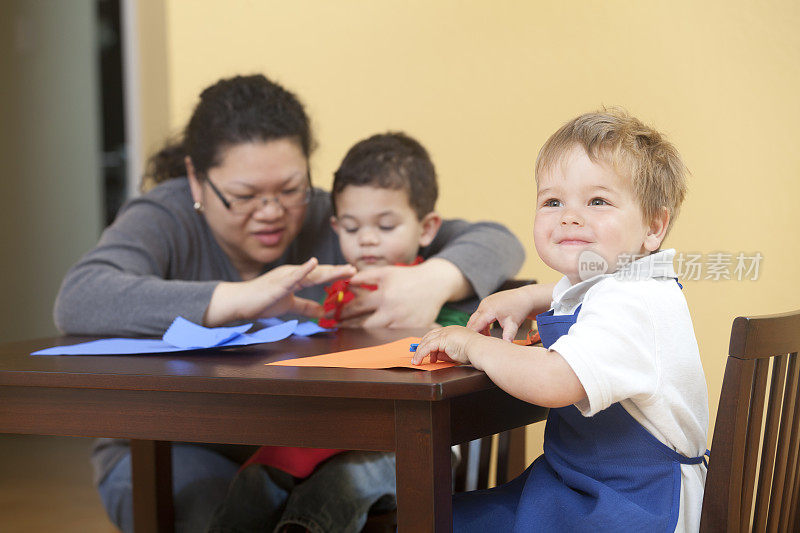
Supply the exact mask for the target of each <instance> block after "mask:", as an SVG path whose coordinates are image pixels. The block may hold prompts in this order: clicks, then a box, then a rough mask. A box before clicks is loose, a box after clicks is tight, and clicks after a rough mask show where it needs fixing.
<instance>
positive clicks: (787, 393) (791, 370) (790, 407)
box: [767, 356, 797, 533]
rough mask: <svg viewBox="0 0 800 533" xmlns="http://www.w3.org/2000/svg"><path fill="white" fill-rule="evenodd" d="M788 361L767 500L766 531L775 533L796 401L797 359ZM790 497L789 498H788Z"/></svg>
mask: <svg viewBox="0 0 800 533" xmlns="http://www.w3.org/2000/svg"><path fill="white" fill-rule="evenodd" d="M784 357H785V358H786V359H787V360H788V370H787V376H786V387H785V389H784V393H783V407H782V409H781V415H780V431H779V434H778V444H777V447H776V450H775V452H776V453H775V470H774V474H773V479H772V491H771V493H770V500H769V520H768V521H767V531H769V532H770V533H775V532H777V531H778V530H779V528H780V526H781V524H780V517H781V506H782V504H783V500H784V497H785V496H786V495H785V494H784V481H785V479H786V463H787V459H788V457H789V445H790V442H789V438H790V436H791V431H792V420H793V418H794V405H795V401H796V400H797V358H796V357H792V356H784ZM790 497H791V496H790Z"/></svg>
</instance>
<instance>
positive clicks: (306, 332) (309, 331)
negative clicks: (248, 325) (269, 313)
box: [258, 318, 336, 337]
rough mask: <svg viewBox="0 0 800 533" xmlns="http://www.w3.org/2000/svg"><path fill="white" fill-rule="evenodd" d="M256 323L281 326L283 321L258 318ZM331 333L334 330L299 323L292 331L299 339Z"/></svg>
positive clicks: (314, 323) (307, 323)
mask: <svg viewBox="0 0 800 533" xmlns="http://www.w3.org/2000/svg"><path fill="white" fill-rule="evenodd" d="M258 323H259V324H261V325H264V326H274V325H277V324H282V323H283V321H282V320H281V319H280V318H259V319H258ZM331 331H336V328H323V327H321V326H320V325H319V324H317V323H316V322H311V321H307V322H300V323H298V324H297V328H296V329H295V330H294V335H298V336H300V337H309V336H311V335H316V334H317V333H329V332H331Z"/></svg>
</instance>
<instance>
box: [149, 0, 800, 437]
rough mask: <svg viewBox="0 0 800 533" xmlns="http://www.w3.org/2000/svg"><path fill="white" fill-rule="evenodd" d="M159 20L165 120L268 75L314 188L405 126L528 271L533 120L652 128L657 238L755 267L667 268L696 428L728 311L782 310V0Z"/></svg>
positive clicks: (793, 158)
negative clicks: (602, 117) (745, 259)
mask: <svg viewBox="0 0 800 533" xmlns="http://www.w3.org/2000/svg"><path fill="white" fill-rule="evenodd" d="M165 16H166V26H165V27H166V42H167V49H166V64H167V71H168V80H169V83H168V87H169V90H168V104H169V105H168V107H169V127H170V128H171V129H172V131H177V130H179V129H180V127H181V126H182V125H183V124H184V122H185V120H186V119H187V117H188V114H189V113H190V111H191V108H192V106H193V105H194V103H195V101H196V96H197V94H198V92H199V91H200V90H201V89H202V88H203V87H205V86H206V85H208V84H210V83H212V82H214V81H215V80H217V79H218V78H220V77H223V76H229V75H232V74H236V73H251V72H264V73H267V74H268V75H269V76H271V77H273V78H275V79H276V80H278V81H280V82H281V83H283V84H284V85H286V86H287V87H288V88H290V89H292V90H294V91H295V92H297V94H299V95H300V96H301V98H302V99H303V100H304V101H305V103H306V105H307V108H308V110H309V112H310V114H311V116H312V119H313V122H314V127H315V129H316V136H317V139H318V140H319V150H318V152H317V153H316V155H315V157H314V161H313V173H314V179H315V181H316V182H317V183H318V184H321V185H323V186H328V185H329V184H330V181H331V174H332V171H333V170H334V169H335V168H336V166H337V164H338V162H339V161H340V159H341V157H342V156H343V154H344V152H345V151H346V149H347V148H348V147H349V146H350V145H351V144H352V143H353V142H354V141H356V140H358V139H360V138H363V137H365V136H366V135H369V134H372V133H375V132H378V131H383V130H387V129H390V128H391V129H402V130H405V131H407V132H408V133H410V134H412V135H414V136H417V137H418V138H419V139H420V140H421V141H422V142H423V143H424V144H425V145H426V146H427V147H428V148H429V149H430V151H431V153H432V155H433V157H434V160H435V163H436V165H437V168H438V171H439V175H440V181H441V189H442V195H441V200H440V202H439V208H440V211H441V212H442V213H443V214H444V215H445V216H447V217H465V218H469V219H479V218H488V219H496V220H501V221H503V222H505V223H506V224H507V225H508V226H509V227H510V228H511V229H512V230H513V231H514V232H515V233H516V234H517V235H518V236H519V237H520V238H521V239H522V240H523V241H524V242H525V243H526V246H527V250H528V260H527V262H526V263H525V266H524V268H523V270H522V273H521V275H523V276H526V277H534V278H537V279H539V280H554V279H556V277H557V276H556V274H555V273H554V272H552V271H549V270H548V269H547V268H546V267H545V266H544V265H543V264H542V263H540V262H539V261H538V259H537V258H536V254H535V251H534V249H533V245H532V239H531V223H532V216H533V209H534V202H533V198H534V192H535V188H534V184H533V179H532V168H533V161H534V158H535V155H536V153H537V150H538V148H539V147H540V146H541V144H542V143H543V142H544V140H545V139H546V138H547V136H548V135H549V134H550V133H552V132H553V131H554V130H555V129H556V128H557V127H558V126H559V125H560V124H561V123H563V122H564V121H566V120H567V119H569V118H571V117H572V116H574V115H576V114H578V113H581V112H584V111H589V110H594V109H596V108H598V107H599V106H601V105H621V106H624V107H625V108H627V109H628V110H629V111H631V112H632V113H633V114H635V115H637V116H639V117H640V118H642V119H644V120H645V121H648V122H651V123H653V124H655V125H656V126H657V127H658V128H660V129H661V130H662V131H664V132H666V133H667V134H668V136H669V137H670V138H671V139H672V140H673V141H674V143H675V144H676V145H677V146H678V148H679V150H680V151H681V152H682V153H683V155H684V157H685V159H686V162H687V164H688V166H689V168H690V169H691V171H692V177H691V181H690V194H689V197H688V200H687V202H686V203H685V205H684V208H683V212H682V214H681V217H680V218H679V219H678V223H677V226H676V227H675V229H674V231H673V233H672V234H671V236H670V238H669V240H668V242H667V245H669V246H671V247H675V248H677V249H678V250H679V251H682V252H684V253H697V254H704V257H705V258H706V259H708V257H707V255H706V254H710V253H713V252H719V251H723V252H729V253H732V254H737V253H739V252H744V253H746V254H748V255H750V254H752V253H755V252H761V254H763V256H764V259H763V261H762V263H761V273H760V276H759V278H758V280H757V281H749V280H748V281H716V282H715V281H711V280H702V281H694V282H693V281H689V282H687V283H685V294H686V297H687V298H688V300H689V304H690V307H691V310H692V315H693V317H694V321H695V329H696V333H697V338H698V340H699V343H700V348H701V352H702V356H703V364H704V367H705V370H706V373H707V378H708V385H709V396H710V404H711V415H712V424H713V417H714V416H715V414H716V405H717V398H718V396H719V390H720V386H721V382H722V371H723V366H724V359H725V355H726V353H727V342H728V335H729V332H730V324H731V321H732V320H733V318H734V317H735V316H737V315H746V314H763V313H771V312H779V311H786V310H790V309H794V308H798V307H800V290H798V285H797V283H796V280H795V279H794V278H795V277H796V275H797V273H798V268H797V263H798V261H800V238H798V237H797V227H798V218H799V217H798V215H797V204H798V196H800V179H798V178H800V149H799V148H798V144H799V143H798V141H800V134H798V124H800V97H798V93H799V92H800V91H799V90H798V89H799V88H800V32H797V28H798V27H800V4H798V3H796V2H793V1H782V2H779V1H775V2H769V3H763V2H759V3H751V2H722V1H713V2H712V1H706V2H696V1H693V0H679V1H670V2H667V1H659V2H650V1H633V0H631V1H602V2H600V1H588V0H580V1H564V2H541V1H538V2H534V1H522V0H520V1H515V2H512V1H497V2H491V3H490V2H476V1H471V2H468V1H456V0H437V1H436V2H429V1H420V0H415V1H406V2H399V1H392V2H389V1H373V2H367V1H335V2H331V1H329V0H305V1H297V2H283V1H281V2H278V1H258V2H257V1H245V0H237V1H233V2H224V3H223V2H217V1H215V0H194V1H191V2H190V1H187V0H172V1H168V2H167V4H166V10H165ZM147 31H148V30H147V28H146V27H144V28H142V32H143V38H144V39H146V38H147ZM143 60H144V61H145V62H146V61H148V58H147V57H144V58H143ZM159 60H163V58H159ZM147 111H148V110H147V109H146V110H145V112H146V113H147ZM145 120H146V121H147V117H146V118H145ZM792 273H795V274H794V275H793V274H792ZM531 451H532V452H533V450H531Z"/></svg>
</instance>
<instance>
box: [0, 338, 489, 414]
mask: <svg viewBox="0 0 800 533" xmlns="http://www.w3.org/2000/svg"><path fill="white" fill-rule="evenodd" d="M424 333H425V330H424V329H373V330H359V329H341V330H339V331H336V332H333V333H325V334H320V335H315V336H313V337H307V338H306V337H296V336H292V337H290V338H288V339H285V340H282V341H278V342H274V343H268V344H260V345H253V346H244V347H235V348H225V349H219V348H217V349H209V350H197V351H192V352H178V353H170V354H163V355H114V356H97V355H88V356H76V355H59V356H32V355H30V353H31V352H34V351H36V350H40V349H43V348H47V347H50V346H57V345H67V344H75V343H78V342H85V341H88V340H93V339H96V338H98V337H69V336H65V337H49V338H41V339H33V340H27V341H18V342H12V343H3V344H0V386H23V387H60V388H61V387H66V388H90V389H98V388H100V389H119V390H163V391H179V392H204V393H235V394H258V395H290V396H291V395H302V396H326V397H346V398H380V399H395V400H427V401H438V400H443V399H448V398H453V397H456V396H460V395H464V394H469V393H472V392H476V391H480V390H486V389H490V388H495V385H494V384H493V383H492V382H491V380H489V378H488V377H487V376H486V374H485V373H483V372H480V371H477V370H475V369H473V368H472V367H452V368H444V369H441V370H434V371H423V370H414V369H408V368H395V369H386V370H372V369H349V368H312V367H287V366H266V363H269V362H272V361H278V360H281V359H289V358H294V357H305V356H311V355H320V354H324V353H331V352H337V351H342V350H350V349H354V348H364V347H367V346H374V345H377V344H383V343H386V342H391V341H394V340H397V339H401V338H404V337H411V336H417V337H418V336H422V335H423V334H424Z"/></svg>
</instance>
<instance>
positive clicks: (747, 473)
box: [739, 359, 769, 530]
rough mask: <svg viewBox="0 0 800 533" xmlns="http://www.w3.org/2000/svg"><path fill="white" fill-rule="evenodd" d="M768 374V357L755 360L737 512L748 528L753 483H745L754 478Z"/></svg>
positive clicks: (742, 523) (744, 527)
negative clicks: (739, 503)
mask: <svg viewBox="0 0 800 533" xmlns="http://www.w3.org/2000/svg"><path fill="white" fill-rule="evenodd" d="M768 375H769V359H759V360H757V361H756V368H755V376H754V378H753V386H752V389H751V391H750V413H749V419H748V421H747V440H746V442H745V450H744V468H743V470H742V500H741V502H742V504H741V506H742V508H741V512H740V514H739V523H740V524H741V525H742V529H743V530H745V529H749V527H750V515H751V513H752V510H753V493H754V491H755V487H754V484H753V483H746V482H745V481H746V480H748V479H755V477H756V467H757V466H758V448H759V443H760V442H761V428H762V426H763V420H764V404H765V399H764V397H765V395H766V390H767V376H768Z"/></svg>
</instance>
